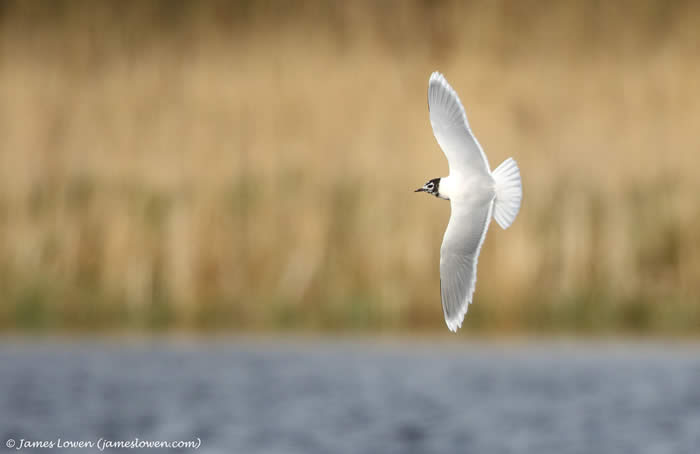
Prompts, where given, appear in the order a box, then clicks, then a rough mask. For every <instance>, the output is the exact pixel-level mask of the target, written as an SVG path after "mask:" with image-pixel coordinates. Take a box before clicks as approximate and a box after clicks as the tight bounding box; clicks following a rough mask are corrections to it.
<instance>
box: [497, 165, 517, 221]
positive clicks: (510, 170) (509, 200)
mask: <svg viewBox="0 0 700 454" xmlns="http://www.w3.org/2000/svg"><path fill="white" fill-rule="evenodd" d="M493 178H494V180H496V202H495V203H494V210H493V217H494V219H496V222H498V225H500V226H501V228H502V229H507V228H508V227H510V225H511V224H512V223H513V221H515V217H516V216H517V215H518V212H519V211H520V202H521V201H522V198H523V186H522V182H521V180H520V170H519V169H518V164H517V163H516V162H515V160H514V159H513V158H508V159H506V160H505V161H503V162H502V163H501V165H499V166H498V167H497V168H496V170H494V171H493Z"/></svg>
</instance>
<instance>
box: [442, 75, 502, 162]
mask: <svg viewBox="0 0 700 454" xmlns="http://www.w3.org/2000/svg"><path fill="white" fill-rule="evenodd" d="M428 109H430V124H431V125H432V126H433V134H435V138H436V139H437V141H438V143H439V144H440V148H442V151H443V153H445V156H447V163H448V164H449V166H450V175H452V174H461V175H470V174H473V173H477V174H481V175H488V174H490V167H489V163H488V160H487V159H486V155H485V154H484V150H482V149H481V145H479V142H478V141H477V140H476V137H474V135H473V134H472V131H471V128H469V122H468V121H467V114H466V113H465V112H464V107H462V103H461V102H460V100H459V96H457V92H455V91H454V89H453V88H452V87H451V86H450V84H449V83H447V80H445V77H444V76H443V75H442V74H440V73H438V72H434V73H433V74H431V75H430V81H429V82H428Z"/></svg>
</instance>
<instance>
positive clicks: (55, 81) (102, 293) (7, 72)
mask: <svg viewBox="0 0 700 454" xmlns="http://www.w3.org/2000/svg"><path fill="white" fill-rule="evenodd" d="M698 43H700V4H698V3H695V2H690V1H688V2H666V1H652V0H648V1H616V2H577V1H561V2H548V1H547V2H540V1H529V0H528V1H516V0H513V1H486V0H484V1H473V2H466V3H462V2H425V1H381V2H372V1H349V2H342V1H328V2H325V1H311V2H291V1H279V2H277V1H241V2H179V1H178V2H171V1H132V2H129V1H127V2H118V1H113V2H108V1H77V0H76V1H16V2H11V1H3V2H2V3H0V298H1V304H0V328H1V329H2V330H4V331H13V330H59V331H62V330H66V331H74V330H76V331H83V330H87V331H102V330H106V331H112V330H117V331H118V330H151V329H156V330H203V331H211V330H214V331H215V330H231V331H250V330H277V329H282V330H290V329H291V330H317V331H344V330H370V331H377V332H384V331H391V332H394V331H401V330H404V331H407V332H408V331H410V332H415V331H416V330H426V331H430V330H432V331H436V332H444V331H445V330H446V328H445V326H444V322H443V319H442V309H441V307H440V300H439V275H438V266H439V265H438V264H439V247H440V243H441V240H442V234H443V231H444V228H445V226H446V224H447V220H448V218H449V204H448V203H447V202H440V201H437V200H435V199H433V198H429V197H426V196H421V195H416V194H414V193H413V192H412V191H413V189H415V188H417V187H419V186H420V185H422V184H423V183H424V182H425V181H426V180H428V179H430V178H434V177H437V176H443V175H445V174H446V173H447V163H446V161H445V159H444V157H443V155H442V154H441V153H440V151H439V148H438V145H437V143H436V142H435V140H434V138H433V135H432V131H431V128H430V123H429V120H428V110H427V105H426V89H427V88H426V87H427V81H428V76H429V75H430V73H431V72H432V71H434V70H439V71H441V72H443V73H444V74H445V75H446V76H447V78H448V80H449V81H450V82H451V83H452V85H453V86H454V87H455V89H456V90H457V91H458V92H459V93H460V96H461V98H462V101H463V103H464V104H465V107H466V109H467V114H468V115H469V118H470V122H471V125H472V128H473V130H474V131H475V133H476V135H477V137H478V138H479V140H480V142H481V143H482V145H483V146H484V148H485V149H486V152H487V154H488V156H489V159H490V162H491V165H492V166H493V167H495V165H497V164H498V163H500V162H501V161H502V160H503V159H505V158H507V157H508V156H513V157H514V158H515V159H516V160H517V161H518V162H519V164H520V167H521V171H522V175H523V179H524V201H523V206H522V210H521V213H520V215H519V217H518V219H517V220H516V222H515V224H514V225H513V227H512V228H511V229H509V230H508V231H505V232H504V231H501V230H500V228H498V227H497V226H496V225H495V224H494V225H492V227H491V229H490V231H489V234H488V236H487V239H486V243H485V245H484V248H483V250H482V254H481V258H480V261H479V273H478V276H479V280H478V285H477V290H476V294H475V302H474V304H473V305H472V306H471V309H470V312H469V314H468V316H467V320H466V323H465V327H464V328H463V330H464V331H466V332H467V333H469V332H488V333H514V332H531V333H542V332H575V333H620V332H633V333H650V334H674V335H692V334H695V335H697V334H698V333H700V228H698V225H700V204H699V202H700V195H699V194H700V181H699V178H698V173H699V172H700V155H699V153H700V147H699V145H700V138H699V137H700V135H699V134H700V132H699V130H698V126H699V123H698V121H699V119H700V85H699V82H698V81H700V58H699V57H700V50H699V48H698Z"/></svg>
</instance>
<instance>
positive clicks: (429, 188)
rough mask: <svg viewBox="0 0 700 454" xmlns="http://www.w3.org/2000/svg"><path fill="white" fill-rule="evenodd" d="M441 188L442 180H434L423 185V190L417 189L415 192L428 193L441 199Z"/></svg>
mask: <svg viewBox="0 0 700 454" xmlns="http://www.w3.org/2000/svg"><path fill="white" fill-rule="evenodd" d="M439 188H440V178H433V179H432V180H430V181H428V182H427V183H425V184H424V185H423V187H422V188H418V189H416V190H415V191H414V192H427V193H428V194H432V195H434V196H435V197H440V193H439V192H438V189H439Z"/></svg>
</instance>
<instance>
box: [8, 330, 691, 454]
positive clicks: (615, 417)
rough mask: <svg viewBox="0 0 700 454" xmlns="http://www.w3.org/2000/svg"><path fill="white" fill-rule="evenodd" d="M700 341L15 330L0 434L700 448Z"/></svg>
mask: <svg viewBox="0 0 700 454" xmlns="http://www.w3.org/2000/svg"><path fill="white" fill-rule="evenodd" d="M699 353H700V348H698V347H697V346H688V345H684V346H679V345H672V344H655V345H651V344H604V343H593V344H565V345H562V344H554V343H552V344H547V343H537V344H527V345H520V346H519V345H496V344H487V343H471V342H465V343H441V342H409V343H401V342H395V343H386V342H378V343H372V342H340V341H329V340H318V341H304V342H301V341H292V342H289V341H283V340H279V341H251V340H247V341H240V340H231V341H216V342H181V341H159V342H155V343H145V344H121V343H118V342H105V341H95V342H92V341H76V342H65V341H59V342H51V343H48V342H44V343H36V342H32V343H26V342H25V343H22V342H14V341H9V342H5V343H4V345H3V346H2V347H0V390H1V391H2V393H0V436H2V437H3V438H2V441H0V443H2V448H0V449H2V450H4V452H11V450H9V449H7V448H5V443H6V440H8V439H9V438H12V439H13V440H16V441H19V440H20V439H25V440H53V441H54V442H55V441H56V440H57V439H58V438H59V437H60V438H61V439H62V440H87V441H90V440H92V441H93V442H95V441H97V440H98V439H100V438H102V439H107V440H133V439H135V438H136V437H138V438H139V439H140V440H166V441H177V440H196V439H200V440H201V445H200V447H199V449H198V451H199V452H221V453H246V454H247V453H304V454H312V453H414V452H415V453H425V452H428V453H456V452H460V453H461V452H467V453H538V454H541V453H558V454H561V453H688V454H691V453H697V452H700V451H699V450H698V449H699V447H700V354H699ZM124 451H125V450H121V451H113V452H124ZM152 451H153V450H152ZM194 451H195V450H194V449H171V450H169V449H158V450H155V451H153V452H194ZM14 452H19V451H17V450H16V449H15V451H14ZM25 452H37V451H32V450H26V449H25ZM43 452H46V450H43ZM60 452H99V451H98V450H97V449H96V448H83V449H78V448H76V449H62V450H60Z"/></svg>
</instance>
